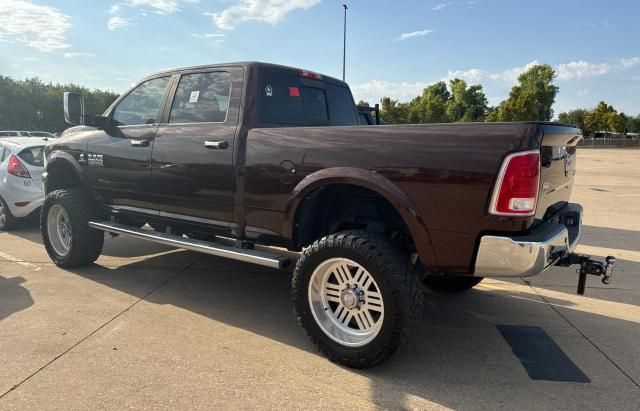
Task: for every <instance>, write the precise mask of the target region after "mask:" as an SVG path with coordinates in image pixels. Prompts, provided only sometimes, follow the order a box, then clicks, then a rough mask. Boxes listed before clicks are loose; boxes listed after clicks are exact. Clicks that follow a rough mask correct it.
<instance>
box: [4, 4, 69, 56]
mask: <svg viewBox="0 0 640 411" xmlns="http://www.w3.org/2000/svg"><path fill="white" fill-rule="evenodd" d="M0 6H1V8H2V12H0V40H3V41H5V42H19V43H25V44H26V45H27V46H29V47H33V48H35V49H38V50H41V51H45V52H52V51H56V50H59V49H65V48H69V47H71V46H70V45H69V44H68V43H67V30H68V29H69V27H71V22H70V21H71V18H70V17H69V16H66V15H64V14H62V13H60V12H59V11H58V10H57V9H55V8H53V7H49V6H38V5H36V4H32V3H31V2H28V1H22V0H2V1H0Z"/></svg>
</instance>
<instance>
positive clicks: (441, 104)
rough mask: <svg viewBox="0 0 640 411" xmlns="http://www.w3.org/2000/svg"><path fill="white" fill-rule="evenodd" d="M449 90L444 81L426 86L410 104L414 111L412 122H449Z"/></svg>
mask: <svg viewBox="0 0 640 411" xmlns="http://www.w3.org/2000/svg"><path fill="white" fill-rule="evenodd" d="M449 96H450V94H449V90H447V84H446V83H445V82H444V81H439V82H437V83H435V84H432V85H430V86H429V87H427V88H425V89H424V91H423V92H422V95H421V96H420V97H419V98H416V99H414V100H413V101H412V102H411V103H410V104H409V105H410V107H411V109H412V111H413V115H412V120H417V121H412V122H418V123H447V122H449V119H448V117H447V112H446V105H447V101H448V100H449Z"/></svg>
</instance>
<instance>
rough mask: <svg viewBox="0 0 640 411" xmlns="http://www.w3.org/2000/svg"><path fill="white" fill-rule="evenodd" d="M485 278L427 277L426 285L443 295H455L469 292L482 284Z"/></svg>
mask: <svg viewBox="0 0 640 411" xmlns="http://www.w3.org/2000/svg"><path fill="white" fill-rule="evenodd" d="M482 280H483V277H453V276H451V277H436V276H427V277H426V278H425V279H424V285H426V286H427V287H428V288H429V289H430V290H432V291H435V292H438V293H442V294H455V293H460V292H463V291H466V290H469V289H471V288H473V287H475V286H476V285H478V284H479V283H480V281H482Z"/></svg>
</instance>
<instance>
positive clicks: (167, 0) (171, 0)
mask: <svg viewBox="0 0 640 411" xmlns="http://www.w3.org/2000/svg"><path fill="white" fill-rule="evenodd" d="M198 2H199V0H124V1H122V2H120V3H116V4H114V5H113V6H111V8H109V13H111V14H114V13H118V12H119V11H122V10H123V8H122V6H129V7H149V8H150V9H152V10H153V11H155V12H156V13H158V14H171V13H175V12H178V11H180V10H182V9H181V6H182V5H183V4H186V3H198Z"/></svg>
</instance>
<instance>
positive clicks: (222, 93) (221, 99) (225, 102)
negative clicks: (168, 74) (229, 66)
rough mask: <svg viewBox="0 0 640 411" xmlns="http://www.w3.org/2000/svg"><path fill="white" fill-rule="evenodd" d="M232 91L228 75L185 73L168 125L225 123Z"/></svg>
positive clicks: (221, 73) (177, 91)
mask: <svg viewBox="0 0 640 411" xmlns="http://www.w3.org/2000/svg"><path fill="white" fill-rule="evenodd" d="M230 91H231V75H230V74H229V73H228V72H224V71H212V72H204V73H192V74H183V75H182V76H181V77H180V82H179V83H178V88H177V89H176V94H175V97H174V98H173V102H172V104H171V112H170V114H169V123H224V122H225V120H226V118H227V112H228V110H229V93H230Z"/></svg>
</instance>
